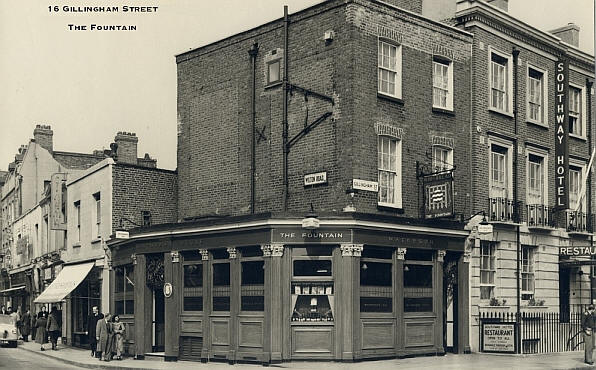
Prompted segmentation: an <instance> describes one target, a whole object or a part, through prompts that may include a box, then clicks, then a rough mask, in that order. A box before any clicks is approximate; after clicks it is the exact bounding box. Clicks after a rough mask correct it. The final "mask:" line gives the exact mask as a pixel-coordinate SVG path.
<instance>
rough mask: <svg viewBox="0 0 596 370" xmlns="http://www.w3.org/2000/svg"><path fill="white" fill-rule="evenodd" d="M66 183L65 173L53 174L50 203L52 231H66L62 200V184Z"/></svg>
mask: <svg viewBox="0 0 596 370" xmlns="http://www.w3.org/2000/svg"><path fill="white" fill-rule="evenodd" d="M64 181H66V174H65V173H55V174H52V181H51V192H52V194H51V201H50V205H51V210H50V229H52V230H66V220H65V217H64V212H63V203H64V202H63V199H62V184H63V183H64Z"/></svg>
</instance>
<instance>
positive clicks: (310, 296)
mask: <svg viewBox="0 0 596 370" xmlns="http://www.w3.org/2000/svg"><path fill="white" fill-rule="evenodd" d="M298 249H299V250H298V251H296V252H298V253H293V259H294V260H293V267H294V272H293V276H294V277H293V279H292V286H291V289H292V307H293V311H292V317H291V320H292V321H294V322H312V321H333V317H334V315H333V311H334V302H335V301H334V295H333V293H334V286H333V277H332V261H331V257H327V256H326V255H327V253H328V252H327V251H328V250H330V249H331V248H324V249H319V250H320V252H321V253H322V254H324V256H321V255H319V256H317V255H314V253H315V251H316V250H317V249H311V250H310V252H311V253H312V254H309V255H307V256H304V255H303V253H300V252H304V250H303V249H300V248H298ZM307 250H308V248H307Z"/></svg>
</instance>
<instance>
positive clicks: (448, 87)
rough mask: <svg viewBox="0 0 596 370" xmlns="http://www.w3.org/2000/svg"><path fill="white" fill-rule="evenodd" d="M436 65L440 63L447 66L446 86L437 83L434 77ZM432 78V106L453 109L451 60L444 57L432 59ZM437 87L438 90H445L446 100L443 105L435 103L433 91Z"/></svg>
mask: <svg viewBox="0 0 596 370" xmlns="http://www.w3.org/2000/svg"><path fill="white" fill-rule="evenodd" d="M436 65H441V66H444V67H447V76H446V77H447V81H446V82H447V84H446V86H445V85H444V84H437V82H438V81H437V79H436V75H435V71H436V69H435V67H436ZM432 75H433V76H432V78H433V108H439V109H446V110H450V111H452V110H453V62H452V61H450V60H446V59H440V58H435V59H433V74H432ZM437 89H439V90H444V91H446V99H445V100H446V101H445V105H441V104H436V99H435V97H436V96H435V91H436V90H437Z"/></svg>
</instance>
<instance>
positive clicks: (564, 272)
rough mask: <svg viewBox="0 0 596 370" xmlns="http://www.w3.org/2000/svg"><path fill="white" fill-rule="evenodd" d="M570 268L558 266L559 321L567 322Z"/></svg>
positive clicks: (568, 317) (569, 309) (569, 307)
mask: <svg viewBox="0 0 596 370" xmlns="http://www.w3.org/2000/svg"><path fill="white" fill-rule="evenodd" d="M570 275H571V270H570V269H569V268H566V267H562V266H559V313H560V317H561V322H569V319H570V313H571V305H570V304H569V303H570V300H569V294H570V293H571V289H570Z"/></svg>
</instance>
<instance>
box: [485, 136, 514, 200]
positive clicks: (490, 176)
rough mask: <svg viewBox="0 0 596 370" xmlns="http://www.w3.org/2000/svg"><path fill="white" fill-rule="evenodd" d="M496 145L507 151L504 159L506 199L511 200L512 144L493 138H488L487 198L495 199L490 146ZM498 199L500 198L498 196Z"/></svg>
mask: <svg viewBox="0 0 596 370" xmlns="http://www.w3.org/2000/svg"><path fill="white" fill-rule="evenodd" d="M493 144H495V145H498V146H501V147H504V148H506V149H507V155H506V158H505V164H506V166H507V168H506V176H507V179H506V180H505V181H506V182H507V184H506V185H507V197H506V198H507V199H510V200H511V199H513V143H512V142H510V141H507V140H503V139H500V138H497V137H494V136H490V137H489V138H488V184H489V198H497V196H496V195H493V194H492V179H493V164H492V153H493V151H492V145H493ZM499 198H500V196H499Z"/></svg>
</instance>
